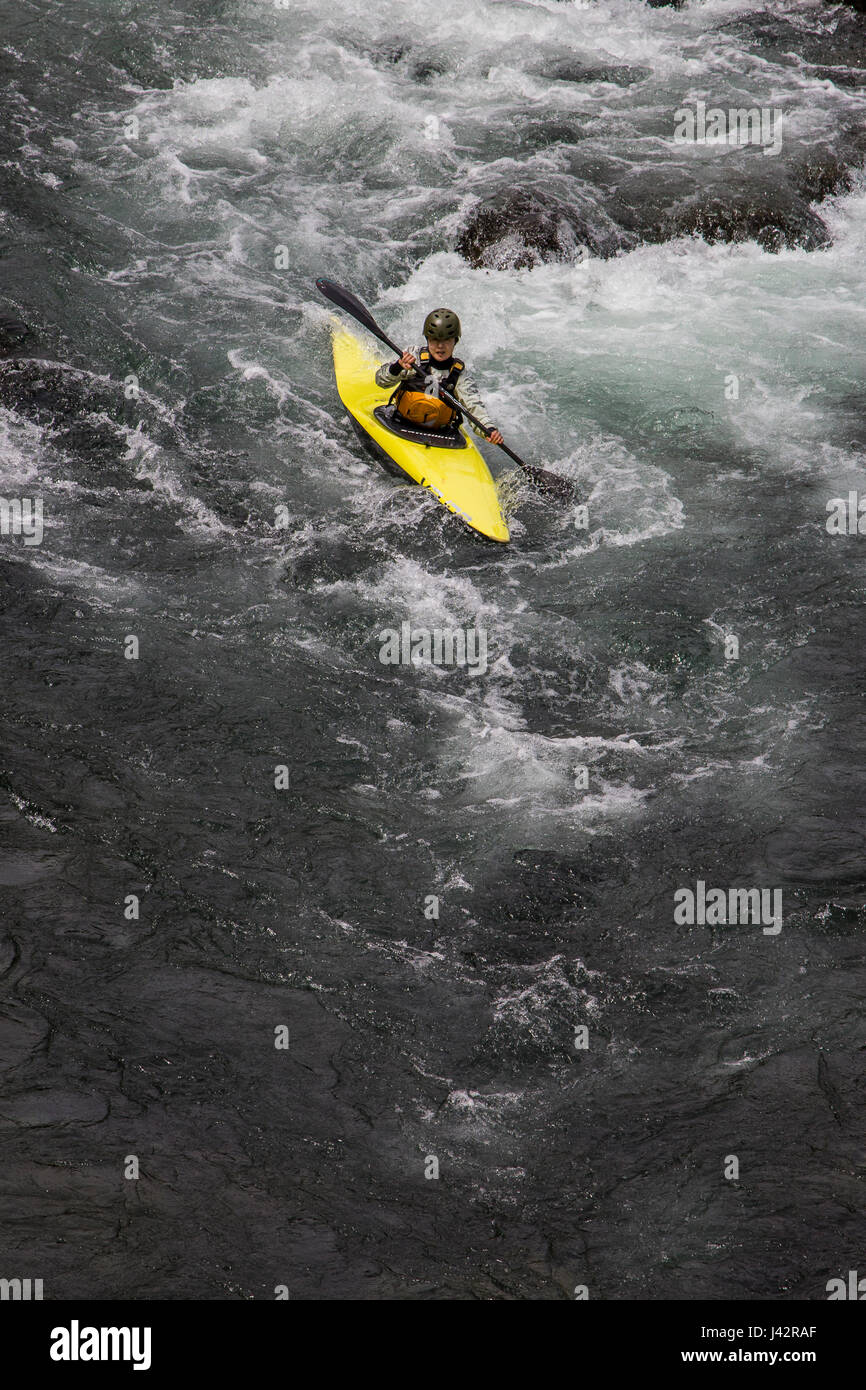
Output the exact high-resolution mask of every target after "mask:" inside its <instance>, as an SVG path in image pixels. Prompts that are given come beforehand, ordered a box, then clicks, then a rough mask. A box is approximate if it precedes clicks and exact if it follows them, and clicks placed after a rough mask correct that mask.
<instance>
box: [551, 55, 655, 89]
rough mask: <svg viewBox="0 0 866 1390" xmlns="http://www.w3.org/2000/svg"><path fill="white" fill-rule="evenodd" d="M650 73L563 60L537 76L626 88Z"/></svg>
mask: <svg viewBox="0 0 866 1390" xmlns="http://www.w3.org/2000/svg"><path fill="white" fill-rule="evenodd" d="M650 72H651V69H650V68H636V67H628V66H626V65H624V64H618V63H609V64H595V65H594V66H592V67H588V66H587V65H586V64H584V63H578V62H576V61H575V60H573V59H570V58H563V59H561V60H560V61H558V62H555V63H552V64H551V65H550V66H549V67H545V68H544V69H543V70H542V71H540V72H539V76H540V77H549V78H550V79H551V81H553V82H615V83H616V84H617V85H618V86H620V87H628V86H631V84H632V83H633V82H643V81H644V79H645V78H647V77H649V75H650Z"/></svg>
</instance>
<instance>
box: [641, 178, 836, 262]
mask: <svg viewBox="0 0 866 1390" xmlns="http://www.w3.org/2000/svg"><path fill="white" fill-rule="evenodd" d="M678 236H699V237H702V238H703V240H704V241H706V242H709V243H710V245H713V244H714V243H715V242H719V241H727V242H740V241H756V242H757V243H758V245H759V246H762V247H763V249H764V250H765V251H773V252H775V251H781V250H782V248H783V247H788V248H793V247H801V248H802V249H803V250H805V251H819V250H821V249H822V248H823V247H826V246H829V245H830V244H831V240H832V239H831V237H830V233H829V232H828V230H827V228H826V226H825V225H824V223H823V222H822V221H821V219H820V217H818V215H817V214H816V213H814V212H812V211H811V209H810V208H809V206H808V204H807V203H806V202H805V201H804V199H802V198H798V197H796V195H794V194H790V195H788V196H787V197H786V196H785V195H784V194H781V193H780V192H779V191H778V190H773V191H772V192H762V191H760V190H758V191H756V192H755V193H753V194H745V195H739V196H738V195H734V196H733V197H732V198H723V197H704V198H696V199H692V200H690V201H688V202H687V203H685V204H682V205H681V206H680V207H678V208H675V209H673V210H672V211H671V212H670V213H669V214H668V215H667V216H666V217H665V218H664V219H663V220H662V222H661V223H660V224H659V225H658V226H657V227H655V228H654V229H653V231H652V233H651V234H650V235H648V236H647V240H648V241H668V240H670V239H671V238H673V237H678Z"/></svg>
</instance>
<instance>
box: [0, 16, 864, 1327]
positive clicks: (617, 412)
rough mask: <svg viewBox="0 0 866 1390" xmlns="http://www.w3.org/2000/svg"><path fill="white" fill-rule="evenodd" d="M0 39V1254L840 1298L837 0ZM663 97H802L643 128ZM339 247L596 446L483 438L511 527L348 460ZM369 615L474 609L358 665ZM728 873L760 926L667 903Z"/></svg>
mask: <svg viewBox="0 0 866 1390" xmlns="http://www.w3.org/2000/svg"><path fill="white" fill-rule="evenodd" d="M0 74H2V95H0V109H2V119H0V349H2V356H0V493H2V496H3V498H4V499H14V498H19V499H20V498H35V497H38V498H39V499H41V501H42V505H43V508H44V534H43V535H42V537H41V541H40V543H38V544H37V543H28V540H27V537H26V536H24V535H22V534H14V533H13V532H11V531H9V530H8V528H7V532H6V533H4V534H3V536H2V537H0V583H2V589H0V596H2V616H0V628H2V652H3V660H2V663H0V681H2V705H3V727H4V739H3V759H2V769H0V793H2V795H0V824H2V846H3V851H2V856H0V880H2V902H3V913H2V921H0V1067H2V1085H0V1138H2V1154H3V1158H2V1165H0V1169H2V1171H0V1193H2V1199H0V1209H2V1213H3V1214H2V1221H0V1275H3V1276H11V1275H14V1274H18V1275H21V1276H25V1275H26V1276H33V1277H39V1278H43V1279H44V1281H45V1290H46V1297H49V1296H50V1297H56V1298H100V1297H118V1298H124V1299H202V1300H235V1299H268V1298H273V1297H274V1290H275V1288H276V1287H278V1286H282V1287H284V1288H286V1289H288V1291H289V1293H290V1296H291V1297H292V1298H300V1299H347V1300H348V1299H368V1300H381V1299H420V1300H423V1299H443V1300H453V1299H482V1300H486V1299H494V1300H498V1299H533V1300H561V1299H573V1298H574V1297H575V1290H576V1289H578V1288H583V1289H585V1290H588V1294H589V1297H590V1298H593V1299H596V1298H597V1299H610V1300H613V1299H623V1300H634V1299H659V1300H662V1299H677V1300H682V1299H692V1298H695V1299H703V1298H705V1299H715V1300H733V1299H746V1298H749V1299H758V1300H780V1299H781V1300H786V1299H820V1298H825V1297H826V1293H825V1287H826V1284H827V1281H828V1279H831V1278H833V1277H836V1276H839V1275H841V1276H843V1277H844V1275H845V1273H846V1271H847V1270H848V1269H849V1268H856V1266H857V1261H858V1258H859V1259H860V1261H861V1264H862V1261H863V1258H864V1252H863V1220H862V1206H863V1171H864V1169H863V1164H864V1158H866V1155H864V1144H863V1132H862V1112H863V1055H864V1054H863V1050H862V1049H863V1027H862V997H863V989H864V968H863V966H864V962H863V939H864V928H866V905H864V904H866V898H864V887H866V809H864V808H866V796H864V792H866V764H864V758H863V748H864V735H866V727H864V723H866V721H864V705H863V694H864V688H866V686H864V677H866V669H864V668H866V657H864V652H866V640H864V639H866V624H864V618H863V598H864V580H863V565H864V554H866V551H864V549H863V547H864V546H866V540H864V539H863V537H862V536H860V535H858V534H857V525H856V514H855V516H854V523H853V531H852V533H850V534H849V533H848V530H847V528H844V529H845V533H844V534H838V533H837V532H838V531H840V530H842V529H843V528H840V527H837V528H835V530H834V529H833V528H828V524H827V523H828V503H830V502H831V501H832V499H835V498H841V499H845V500H846V505H847V502H848V500H849V495H852V494H853V497H854V503H853V505H854V511H855V513H856V498H857V497H859V490H861V489H862V490H863V493H864V496H866V417H864V409H863V399H864V397H863V391H864V376H866V350H864V342H866V339H864V304H866V183H864V180H863V172H862V171H863V164H864V159H866V123H864V119H863V113H864V96H863V90H864V87H866V17H864V16H863V15H862V14H859V13H857V12H856V11H855V10H853V9H849V8H847V7H844V6H828V5H824V4H819V3H795V2H793V0H792V3H780V4H770V5H769V6H767V7H766V8H764V9H760V8H759V7H757V0H756V8H754V9H750V8H749V6H748V5H747V4H744V3H737V2H736V0H706V2H705V3H700V0H694V2H693V3H688V4H686V5H685V7H684V8H681V9H677V8H671V7H661V8H650V7H647V6H646V5H644V4H642V3H640V2H639V0H597V3H595V2H594V0H593V2H592V3H567V0H472V3H468V4H467V3H465V0H461V3H457V0H438V3H437V4H436V5H435V6H434V7H432V9H431V7H430V6H429V5H426V4H421V3H418V2H417V0H399V2H398V0H380V2H379V3H378V4H376V5H374V6H372V5H369V4H362V3H360V0H331V3H329V4H327V5H326V4H324V3H322V0H310V2H309V3H303V0H298V3H295V2H294V0H293V2H292V3H291V4H289V5H287V6H286V7H281V6H279V5H274V4H272V3H265V2H264V0H208V2H207V3H204V0H201V2H200V3H196V0H185V2H184V3H177V4H171V3H168V0H156V3H154V4H151V5H143V4H139V3H132V0H129V3H124V2H123V0H117V3H111V2H110V0H76V3H75V4H71V3H67V4H61V5H58V4H56V3H55V0H15V3H13V2H12V0H0ZM699 103H704V108H705V109H706V110H710V109H716V108H718V109H719V110H721V111H722V112H728V111H729V110H731V109H741V108H758V109H759V110H761V111H763V112H765V113H766V112H769V113H770V114H771V118H772V121H773V122H776V121H777V120H778V121H780V122H781V124H780V125H779V126H778V128H776V127H775V126H774V127H773V130H774V132H775V130H776V129H778V132H779V148H778V149H773V148H772V147H771V144H770V143H769V142H765V143H764V144H760V143H756V142H754V141H753V142H752V143H748V144H743V143H731V142H730V141H727V140H725V139H724V138H723V137H719V135H718V132H716V135H715V136H714V137H712V136H711V137H707V138H704V139H703V140H699V139H697V138H689V139H677V138H675V130H676V126H677V121H676V119H675V113H677V112H678V111H680V110H682V109H684V108H687V109H689V110H694V111H695V112H697V111H698V109H699V108H698V104H699ZM681 120H682V118H681ZM317 276H328V277H330V278H332V279H333V280H335V281H338V282H339V283H341V284H344V285H347V286H349V287H350V288H351V289H352V290H353V291H354V293H355V294H357V295H359V296H361V297H362V298H363V299H364V300H365V302H366V303H367V304H369V306H370V307H371V309H372V311H373V312H374V313H375V315H376V317H377V319H378V320H379V322H381V323H382V324H383V325H384V326H385V327H386V330H387V332H388V333H389V334H390V335H391V336H392V337H394V338H395V339H396V340H397V341H399V342H401V343H406V344H410V343H417V342H418V341H419V337H420V327H421V323H422V321H423V317H424V315H425V313H426V312H427V310H428V309H430V308H432V307H435V306H436V305H439V304H445V305H450V306H452V307H453V308H454V309H455V310H457V312H458V313H459V314H460V317H461V320H462V323H463V338H462V339H461V343H460V350H461V352H462V353H463V355H464V356H465V358H466V360H467V362H468V363H470V364H471V369H472V372H473V375H474V377H475V379H476V381H477V382H478V385H479V387H480V390H481V393H482V395H483V397H484V401H485V404H486V407H487V409H488V411H489V412H490V414H491V416H492V417H493V419H494V420H495V421H496V423H497V424H498V425H499V427H500V428H501V429H502V431H503V433H504V434H505V436H506V440H507V441H508V442H509V443H510V444H511V445H512V447H513V448H514V449H515V450H517V451H518V452H519V453H520V454H521V456H523V457H524V458H526V459H528V460H529V461H531V462H534V463H538V464H541V465H543V466H544V467H546V468H549V469H550V470H552V471H554V472H557V473H558V474H560V475H561V476H563V477H565V478H568V479H570V480H571V481H572V482H573V483H574V484H575V487H576V497H577V502H576V503H575V504H574V505H573V506H554V505H551V504H549V503H548V502H547V501H546V500H545V499H544V498H541V497H538V496H536V495H534V494H533V492H532V491H531V490H529V489H528V488H527V487H526V486H525V484H524V483H523V482H522V480H521V476H520V474H519V472H518V471H515V469H514V467H513V465H512V464H511V463H510V462H509V461H508V459H506V458H505V457H504V456H503V455H502V454H501V453H499V451H497V450H496V449H495V448H493V447H492V446H487V445H485V446H482V448H483V449H484V451H485V454H486V457H487V458H488V461H489V464H490V468H491V471H492V472H493V473H494V475H495V476H496V478H497V479H498V480H499V486H500V491H501V496H502V498H503V503H504V506H505V508H506V511H507V514H508V522H509V527H510V530H511V541H510V543H509V544H508V545H507V546H495V545H493V544H489V543H485V542H484V541H483V540H482V539H481V538H480V537H478V536H477V535H475V534H474V533H473V532H471V531H470V530H469V529H468V528H466V527H465V526H463V525H462V524H461V523H460V521H459V519H458V518H456V517H455V516H453V515H451V514H449V513H448V512H447V511H446V510H445V509H444V508H442V507H441V506H439V505H438V504H437V503H436V501H435V499H434V498H432V497H431V496H430V494H429V493H428V492H427V491H426V490H424V489H421V488H417V487H412V486H410V485H408V483H407V484H402V483H401V482H399V481H397V480H395V479H394V478H393V477H391V476H389V475H388V474H387V473H386V472H385V471H384V470H382V469H381V468H378V467H377V466H376V465H375V464H374V463H372V462H371V461H370V460H369V459H368V458H367V456H366V455H365V453H364V451H363V449H362V448H361V446H360V444H359V442H358V440H357V439H356V437H355V435H354V433H353V432H352V429H351V428H350V424H349V421H348V419H347V417H346V414H345V412H344V410H343V409H342V407H341V405H340V402H339V399H338V397H337V393H336V389H335V384H334V378H333V370H332V362H331V344H330V327H331V322H332V310H331V307H330V306H329V305H328V304H326V303H325V301H324V300H323V299H322V298H321V296H319V295H317V293H316V290H315V285H314V281H315V279H316V277H317ZM371 346H374V347H376V350H377V351H379V349H378V346H377V345H376V344H374V343H373V342H372V340H371ZM386 356H387V350H386V349H385V348H382V349H381V355H380V358H379V360H385V359H386ZM578 503H579V504H583V505H584V506H585V508H586V515H587V516H588V524H587V525H583V524H582V519H583V514H582V513H581V512H580V510H579V507H578ZM864 529H866V519H864ZM33 539H35V538H33ZM403 624H409V625H410V626H411V628H412V629H422V628H423V629H426V630H430V631H433V630H449V631H452V632H453V631H458V630H459V631H461V632H464V633H465V632H467V631H472V632H476V633H477V632H482V631H483V633H484V634H485V641H486V660H485V661H484V662H483V663H476V666H475V668H474V669H473V668H472V667H471V666H470V665H468V664H464V665H458V664H453V663H452V664H451V665H447V664H443V663H437V662H436V661H435V660H425V659H423V656H422V657H419V658H418V659H416V660H415V661H414V662H409V663H405V664H391V665H389V664H383V662H382V661H381V660H380V651H381V647H382V639H381V634H382V632H383V631H384V630H386V629H393V630H396V631H401V630H402V625H403ZM131 639H134V640H131ZM282 768H284V769H285V773H283V774H280V773H279V772H278V769H282ZM699 885H704V887H700V888H699ZM712 889H721V890H723V892H724V895H725V897H726V899H727V895H728V894H729V892H730V891H731V890H735V889H757V890H764V892H765V894H766V901H769V900H770V899H772V895H773V894H779V895H781V896H780V899H777V901H779V900H780V901H781V905H782V909H781V917H780V921H779V923H778V927H779V928H780V929H776V927H775V926H774V925H773V923H772V922H771V920H770V918H769V917H766V918H762V919H761V920H760V921H755V920H749V921H729V920H725V916H724V914H722V920H719V914H718V913H716V916H715V919H714V918H713V914H712V913H711V912H708V911H704V912H700V911H699V910H698V908H697V906H696V908H695V911H694V912H693V913H692V914H691V920H688V918H689V913H688V911H687V910H683V909H682V907H681V906H680V907H678V906H677V903H678V902H679V903H680V904H682V902H684V901H686V899H687V897H688V893H689V892H690V893H692V894H693V895H694V897H695V900H697V896H698V894H699V893H701V894H703V893H705V894H709V893H710V892H711V890H712ZM677 895H679V897H678V898H677ZM285 1030H287V1032H286V1031H285ZM284 1044H285V1045H284ZM131 1158H135V1159H136V1162H137V1170H138V1176H135V1177H130V1176H129V1172H130V1171H131V1170H130V1159H131ZM732 1158H734V1159H736V1161H737V1163H736V1169H732V1167H731V1163H730V1160H731V1159H732ZM437 1174H438V1175H437Z"/></svg>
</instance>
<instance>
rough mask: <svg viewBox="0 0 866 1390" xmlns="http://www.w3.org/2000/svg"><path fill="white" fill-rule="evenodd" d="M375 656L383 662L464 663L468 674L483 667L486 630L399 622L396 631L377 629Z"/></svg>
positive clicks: (447, 664) (434, 664)
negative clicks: (376, 650)
mask: <svg viewBox="0 0 866 1390" xmlns="http://www.w3.org/2000/svg"><path fill="white" fill-rule="evenodd" d="M379 641H380V642H381V644H382V645H381V646H380V648H379V660H380V661H381V663H382V665H383V666H420V665H421V664H422V663H424V662H427V663H429V664H430V665H433V666H465V667H466V668H467V669H468V671H469V674H470V675H472V676H483V675H484V673H485V672H486V670H487V633H486V631H485V630H484V628H483V627H482V628H475V627H469V628H466V630H465V631H464V630H463V628H461V627H458V628H451V627H433V628H430V627H415V628H413V627H412V625H411V623H401V624H400V631H399V632H398V631H397V629H396V628H394V627H386V628H383V629H382V631H381V632H380V633H379Z"/></svg>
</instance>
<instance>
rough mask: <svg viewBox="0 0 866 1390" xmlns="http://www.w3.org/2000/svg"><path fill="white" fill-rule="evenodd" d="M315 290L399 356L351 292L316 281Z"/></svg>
mask: <svg viewBox="0 0 866 1390" xmlns="http://www.w3.org/2000/svg"><path fill="white" fill-rule="evenodd" d="M316 289H317V290H319V291H320V292H321V293H322V294H323V295H324V296H325V298H326V299H330V301H331V303H332V304H336V306H337V308H338V309H345V311H346V313H347V314H351V315H352V317H353V318H355V319H357V320H358V322H359V323H362V324H363V325H364V327H365V328H369V330H370V332H371V333H375V335H376V337H377V338H379V339H381V341H382V342H383V343H386V344H387V346H388V347H394V348H395V351H396V352H398V354H399V348H396V347H395V345H394V344H393V343H392V342H391V339H390V338H388V337H386V336H385V334H384V333H383V332H382V330H381V328H380V327H379V325H378V323H377V322H376V320H375V319H374V318H373V315H372V314H371V313H370V310H369V309H368V308H367V307H366V305H364V304H362V303H361V301H360V299H359V298H358V296H357V295H354V294H352V292H351V290H347V289H344V288H343V286H342V285H336V284H335V283H334V281H333V280H317V281H316Z"/></svg>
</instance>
